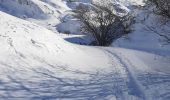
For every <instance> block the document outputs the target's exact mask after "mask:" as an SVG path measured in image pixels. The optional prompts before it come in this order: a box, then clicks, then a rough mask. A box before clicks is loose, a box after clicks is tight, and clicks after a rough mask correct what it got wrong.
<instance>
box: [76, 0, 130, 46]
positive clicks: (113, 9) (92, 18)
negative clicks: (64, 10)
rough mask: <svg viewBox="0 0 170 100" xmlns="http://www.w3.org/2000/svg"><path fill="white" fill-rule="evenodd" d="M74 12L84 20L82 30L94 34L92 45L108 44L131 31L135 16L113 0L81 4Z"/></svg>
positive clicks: (80, 19) (81, 20)
mask: <svg viewBox="0 0 170 100" xmlns="http://www.w3.org/2000/svg"><path fill="white" fill-rule="evenodd" d="M74 12H75V17H76V18H77V19H78V20H79V21H80V22H82V30H83V31H84V32H86V33H91V34H92V37H93V38H94V42H92V45H99V46H108V45H110V44H111V43H112V42H113V41H114V40H116V39H118V38H120V37H121V36H123V35H125V34H128V33H129V32H130V31H131V28H130V26H131V24H132V19H133V17H132V16H131V15H130V14H129V13H128V12H127V11H126V9H124V8H123V7H122V6H120V5H118V4H114V3H113V1H111V0H106V1H102V0H98V1H93V2H92V4H89V5H84V4H80V5H79V6H78V7H77V8H76V10H75V11H74ZM119 12H120V13H119Z"/></svg>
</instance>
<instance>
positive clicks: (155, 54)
mask: <svg viewBox="0 0 170 100" xmlns="http://www.w3.org/2000/svg"><path fill="white" fill-rule="evenodd" d="M25 1H29V2H31V3H32V4H31V5H29V6H28V5H27V4H22V5H21V4H19V2H18V0H0V25H1V26H0V100H169V99H170V59H168V57H170V54H169V53H170V48H169V46H160V45H159V41H158V38H159V37H158V38H157V37H156V35H153V34H147V33H143V31H141V30H143V29H142V28H140V26H141V24H136V25H135V29H136V31H135V32H133V33H132V34H131V35H130V36H129V37H130V38H131V42H129V41H128V40H126V39H124V38H121V39H120V40H118V41H116V43H113V45H114V46H115V45H116V46H117V47H107V48H106V47H91V46H82V45H76V44H72V43H70V42H73V43H74V42H79V41H80V42H81V41H84V42H83V43H88V41H86V40H84V39H85V38H86V37H85V38H82V37H81V36H82V35H63V34H61V33H60V34H59V32H58V29H57V28H56V26H57V25H61V24H62V22H63V21H62V20H63V19H62V18H64V17H63V16H65V15H67V14H68V13H70V12H69V10H70V9H71V8H69V7H70V6H69V5H68V3H67V2H66V1H62V0H25ZM119 1H121V0H119ZM129 1H130V3H129V5H131V1H132V3H133V4H139V5H142V4H143V3H141V2H139V1H138V0H129ZM79 2H84V1H83V0H82V1H79ZM88 2H89V1H87V2H85V3H88ZM122 2H123V0H122ZM134 2H136V3H134ZM126 3H127V2H126ZM44 5H46V7H48V8H49V9H46V7H45V6H44ZM129 5H128V6H129ZM21 8H22V9H21ZM14 11H15V13H14ZM51 11H54V13H50V12H51ZM32 12H34V13H35V15H32ZM138 14H139V16H140V15H142V14H143V12H142V13H140V12H139V13H138ZM11 15H13V16H11ZM14 16H16V17H14ZM21 16H25V17H24V18H23V17H22V19H21ZM26 16H27V17H26ZM17 17H19V18H17ZM23 19H25V20H23ZM26 20H27V21H26ZM75 24H76V23H75ZM74 26H76V25H74ZM68 27H71V26H68ZM68 27H65V28H68ZM75 28H77V27H75ZM49 29H50V30H49ZM56 29H57V30H56ZM73 29H74V28H73ZM73 31H75V30H73ZM75 32H76V31H75ZM141 36H143V37H144V38H142V39H141ZM151 37H152V39H150V38H151ZM79 39H80V40H79ZM127 48H128V49H127ZM165 55H166V57H165Z"/></svg>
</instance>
